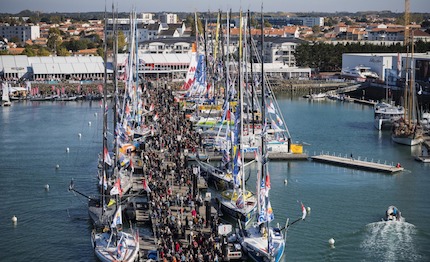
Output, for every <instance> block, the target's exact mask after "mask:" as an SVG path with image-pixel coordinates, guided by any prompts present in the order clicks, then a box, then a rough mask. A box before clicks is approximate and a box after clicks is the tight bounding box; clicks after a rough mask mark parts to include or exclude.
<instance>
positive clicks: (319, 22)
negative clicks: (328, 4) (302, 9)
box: [264, 17, 324, 28]
mask: <svg viewBox="0 0 430 262" xmlns="http://www.w3.org/2000/svg"><path fill="white" fill-rule="evenodd" d="M264 19H265V20H267V22H269V23H270V24H271V25H272V26H273V27H276V28H279V27H284V26H288V25H303V26H309V27H313V26H320V27H321V26H324V17H264Z"/></svg>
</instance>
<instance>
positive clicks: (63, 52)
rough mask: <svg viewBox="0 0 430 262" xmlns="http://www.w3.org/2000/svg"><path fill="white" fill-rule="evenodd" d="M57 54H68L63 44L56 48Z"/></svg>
mask: <svg viewBox="0 0 430 262" xmlns="http://www.w3.org/2000/svg"><path fill="white" fill-rule="evenodd" d="M57 55H58V56H70V53H69V51H67V49H66V48H65V47H63V46H61V47H59V48H57Z"/></svg>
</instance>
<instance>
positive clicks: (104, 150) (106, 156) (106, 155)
mask: <svg viewBox="0 0 430 262" xmlns="http://www.w3.org/2000/svg"><path fill="white" fill-rule="evenodd" d="M103 153H104V161H105V163H106V164H108V165H110V166H112V159H111V158H110V155H109V152H108V150H107V148H106V147H104V149H103Z"/></svg>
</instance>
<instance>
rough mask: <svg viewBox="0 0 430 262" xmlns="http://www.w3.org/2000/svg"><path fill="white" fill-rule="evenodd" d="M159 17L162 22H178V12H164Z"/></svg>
mask: <svg viewBox="0 0 430 262" xmlns="http://www.w3.org/2000/svg"><path fill="white" fill-rule="evenodd" d="M159 18H160V22H161V23H166V24H176V23H177V22H178V15H177V14H170V13H162V14H160V17H159Z"/></svg>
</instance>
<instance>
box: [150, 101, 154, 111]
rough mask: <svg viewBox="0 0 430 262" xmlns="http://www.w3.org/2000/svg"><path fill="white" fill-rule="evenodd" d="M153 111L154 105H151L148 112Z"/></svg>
mask: <svg viewBox="0 0 430 262" xmlns="http://www.w3.org/2000/svg"><path fill="white" fill-rule="evenodd" d="M154 109H155V105H154V103H152V104H151V106H150V107H149V111H154Z"/></svg>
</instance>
